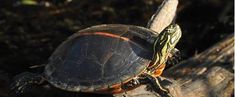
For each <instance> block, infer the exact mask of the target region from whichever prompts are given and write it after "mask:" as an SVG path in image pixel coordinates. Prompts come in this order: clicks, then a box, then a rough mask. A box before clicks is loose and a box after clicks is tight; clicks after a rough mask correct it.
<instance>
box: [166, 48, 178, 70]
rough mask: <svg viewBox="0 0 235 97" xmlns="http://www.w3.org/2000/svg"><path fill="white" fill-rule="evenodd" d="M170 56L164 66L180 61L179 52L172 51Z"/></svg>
mask: <svg viewBox="0 0 235 97" xmlns="http://www.w3.org/2000/svg"><path fill="white" fill-rule="evenodd" d="M171 53H172V56H171V57H169V58H168V60H167V62H166V64H167V65H166V66H169V65H175V64H178V63H179V62H180V61H181V60H182V55H181V53H180V51H179V50H177V49H174V50H172V52H171Z"/></svg>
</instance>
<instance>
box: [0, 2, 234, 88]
mask: <svg viewBox="0 0 235 97" xmlns="http://www.w3.org/2000/svg"><path fill="white" fill-rule="evenodd" d="M161 2H162V0H1V1H0V73H1V74H2V75H4V76H2V75H0V83H1V82H2V83H6V84H3V85H2V84H1V85H0V87H7V85H8V83H9V81H8V80H9V79H11V78H12V76H14V75H16V74H19V73H21V72H24V71H32V72H37V71H39V70H34V69H31V68H30V67H31V66H34V65H40V64H45V63H47V59H48V57H49V56H50V55H51V53H52V52H53V51H54V50H55V48H56V47H57V46H58V45H59V44H60V43H61V42H62V41H64V40H65V39H66V38H67V37H68V36H70V35H72V34H73V33H75V32H77V31H78V30H81V29H84V28H86V27H89V26H92V25H98V24H107V23H109V24H110V23H117V24H131V25H139V26H146V24H147V22H148V20H149V19H150V17H151V15H152V14H153V13H154V12H155V11H156V10H157V8H158V6H159V5H160V4H161ZM176 23H178V24H179V25H180V26H181V28H182V31H183V36H182V39H181V40H180V43H179V44H178V45H177V48H179V50H181V52H182V57H183V59H187V58H189V57H191V56H193V55H195V54H198V53H200V52H202V51H204V50H206V49H208V48H209V47H210V46H212V45H214V44H215V43H216V42H218V41H220V40H222V39H223V38H225V37H226V36H228V35H229V34H232V33H234V1H233V0H179V6H178V11H177V18H176ZM5 75H7V78H6V76H5ZM1 89H2V88H1ZM1 89H0V91H5V90H1ZM0 93H1V92H0Z"/></svg>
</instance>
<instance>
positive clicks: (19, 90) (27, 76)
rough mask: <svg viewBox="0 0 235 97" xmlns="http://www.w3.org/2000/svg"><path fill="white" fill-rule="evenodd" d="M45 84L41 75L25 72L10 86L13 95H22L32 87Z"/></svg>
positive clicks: (15, 78)
mask: <svg viewBox="0 0 235 97" xmlns="http://www.w3.org/2000/svg"><path fill="white" fill-rule="evenodd" d="M43 82H44V79H43V77H42V76H41V75H39V74H34V73H29V72H24V73H21V74H19V75H16V76H15V77H14V78H13V83H12V84H11V85H10V91H11V94H13V95H22V94H23V93H25V92H27V90H29V89H30V86H32V85H39V84H42V83H43Z"/></svg>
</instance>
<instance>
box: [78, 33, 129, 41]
mask: <svg viewBox="0 0 235 97" xmlns="http://www.w3.org/2000/svg"><path fill="white" fill-rule="evenodd" d="M79 35H100V36H106V37H113V38H120V39H123V40H125V41H129V40H130V39H129V38H127V37H121V36H120V35H116V34H112V33H108V32H93V33H80V34H79Z"/></svg>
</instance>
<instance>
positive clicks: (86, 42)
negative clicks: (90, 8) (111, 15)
mask: <svg viewBox="0 0 235 97" xmlns="http://www.w3.org/2000/svg"><path fill="white" fill-rule="evenodd" d="M156 37H157V35H156V34H154V33H153V31H151V30H149V29H146V28H143V27H139V26H132V25H120V24H108V25H98V26H92V27H89V28H87V29H84V30H81V31H79V32H77V33H75V34H73V35H72V36H71V37H69V38H68V39H67V40H66V41H64V42H63V43H62V44H61V45H60V46H59V47H58V48H57V49H56V50H55V52H54V53H53V54H52V55H51V57H50V58H49V63H48V64H47V66H46V67H45V78H46V79H47V80H48V82H49V83H51V84H52V85H54V86H55V87H57V88H60V89H64V90H67V91H76V92H78V91H82V92H93V91H99V90H101V89H105V88H109V87H112V86H113V85H116V84H121V83H124V82H126V81H129V80H130V79H132V78H134V77H135V76H138V75H139V74H141V73H142V72H143V71H144V70H145V69H146V67H147V66H148V65H149V63H150V62H151V59H152V56H153V47H152V46H153V41H154V40H155V39H156Z"/></svg>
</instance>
